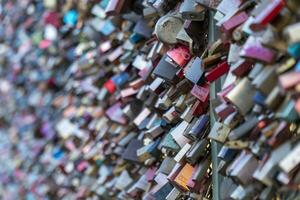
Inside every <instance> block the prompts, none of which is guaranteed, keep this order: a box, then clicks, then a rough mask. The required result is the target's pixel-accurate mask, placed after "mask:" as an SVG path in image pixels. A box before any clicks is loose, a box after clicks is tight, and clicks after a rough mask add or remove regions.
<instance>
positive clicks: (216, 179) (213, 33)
mask: <svg viewBox="0 0 300 200" xmlns="http://www.w3.org/2000/svg"><path fill="white" fill-rule="evenodd" d="M214 14H215V13H214V12H212V11H210V15H209V18H210V19H209V35H208V40H209V43H212V42H214V41H215V39H216V38H217V30H216V25H215V22H214V18H213V17H214ZM221 85H222V79H219V80H217V81H215V82H213V83H212V84H210V100H214V99H215V98H216V93H217V92H218V91H220V90H221ZM209 109H210V124H211V126H213V124H214V123H215V121H216V117H215V113H214V110H213V109H214V108H213V106H212V104H210V108H209ZM219 149H220V145H219V144H218V143H217V142H215V141H211V157H212V190H213V191H212V193H213V200H219V199H220V183H221V180H222V177H221V176H220V175H219V174H218V169H217V168H218V157H217V155H218V151H219Z"/></svg>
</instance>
